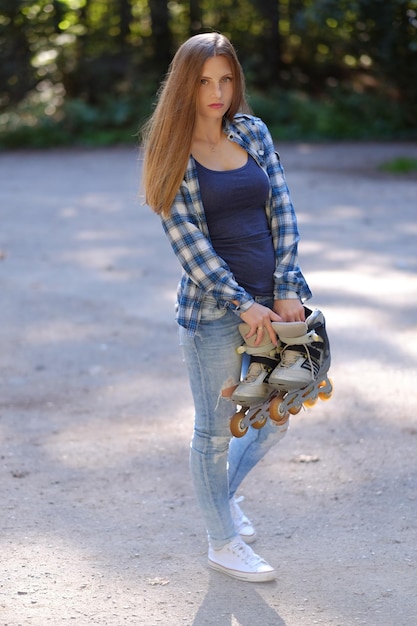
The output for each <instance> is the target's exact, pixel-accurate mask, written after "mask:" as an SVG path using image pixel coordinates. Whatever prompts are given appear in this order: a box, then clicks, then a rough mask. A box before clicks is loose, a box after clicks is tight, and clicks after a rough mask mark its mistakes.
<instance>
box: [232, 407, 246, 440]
mask: <svg viewBox="0 0 417 626" xmlns="http://www.w3.org/2000/svg"><path fill="white" fill-rule="evenodd" d="M244 419H245V411H243V410H241V411H238V412H237V413H235V414H234V415H233V416H232V418H231V420H230V432H231V433H232V435H233V436H234V437H243V435H246V433H247V432H248V426H244V425H243V420H244Z"/></svg>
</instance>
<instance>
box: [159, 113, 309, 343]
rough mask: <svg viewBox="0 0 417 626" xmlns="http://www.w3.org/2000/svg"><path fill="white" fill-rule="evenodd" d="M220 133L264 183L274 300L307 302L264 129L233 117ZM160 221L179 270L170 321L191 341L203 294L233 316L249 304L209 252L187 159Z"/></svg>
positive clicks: (287, 202) (282, 187) (253, 120)
mask: <svg viewBox="0 0 417 626" xmlns="http://www.w3.org/2000/svg"><path fill="white" fill-rule="evenodd" d="M224 132H225V134H226V135H227V137H228V139H229V140H230V141H235V142H236V143H237V144H239V145H240V146H241V147H242V148H244V149H245V150H246V151H247V152H248V154H250V155H251V156H252V157H253V158H254V159H255V161H256V162H257V163H258V165H259V166H260V167H262V168H263V169H264V171H265V172H266V174H267V175H268V177H269V180H270V193H269V199H268V200H267V202H266V204H265V211H266V215H267V218H268V223H269V227H270V229H271V233H272V238H273V242H274V248H275V255H276V265H275V272H274V294H273V295H274V299H275V300H285V299H288V298H297V297H298V298H300V299H302V300H304V299H308V298H310V297H311V292H310V289H309V288H308V285H307V283H306V281H305V279H304V277H303V275H302V273H301V270H300V268H299V267H298V264H297V246H298V241H299V234H298V228H297V221H296V217H295V212H294V208H293V205H292V202H291V199H290V195H289V191H288V187H287V184H286V182H285V178H284V172H283V169H282V166H281V163H280V160H279V156H278V155H277V154H276V152H275V148H274V144H273V141H272V137H271V135H270V133H269V131H268V128H267V127H266V125H265V124H264V123H263V122H262V120H260V119H259V118H257V117H253V116H250V115H243V114H238V115H236V116H235V118H234V120H233V123H231V122H229V121H228V120H226V122H225V125H224ZM161 219H162V226H163V228H164V230H165V233H166V235H167V237H168V240H169V242H170V243H171V246H172V249H173V250H174V253H175V254H176V256H177V258H178V260H179V262H180V263H181V266H182V268H183V273H182V277H181V280H180V283H179V285H178V290H177V306H176V320H177V322H178V323H179V324H180V325H181V326H184V327H185V328H187V329H188V331H189V333H190V334H191V335H193V334H194V333H195V331H196V329H197V327H198V323H199V320H200V317H201V310H202V307H203V306H204V296H205V295H206V294H208V293H210V295H211V296H212V297H214V298H215V300H216V301H217V305H218V307H219V308H230V309H232V310H234V311H235V312H236V313H237V314H238V315H239V314H240V313H241V312H243V311H246V310H247V309H248V308H249V307H250V306H251V305H252V304H253V303H254V299H253V298H252V296H251V295H250V294H249V293H248V292H247V291H245V289H243V287H241V286H240V285H238V283H237V282H236V280H235V278H234V276H233V274H232V273H231V271H230V269H229V267H228V266H227V264H226V263H225V262H224V261H223V259H222V258H220V257H219V256H218V255H217V254H216V252H215V251H214V249H213V246H212V244H211V241H210V234H209V231H208V226H207V222H206V218H205V214H204V208H203V204H202V200H201V194H200V188H199V184H198V176H197V170H196V165H195V161H194V159H193V157H190V159H189V162H188V165H187V169H186V171H185V175H184V180H183V182H182V184H181V186H180V188H179V190H178V193H177V195H176V197H175V200H174V203H173V205H172V208H171V213H170V215H169V217H163V216H162V218H161ZM236 236H238V234H237V235H236ZM266 295H267V294H266ZM232 300H234V301H235V302H237V303H238V304H237V305H236V304H234V303H233V302H232Z"/></svg>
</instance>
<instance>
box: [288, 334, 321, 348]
mask: <svg viewBox="0 0 417 626" xmlns="http://www.w3.org/2000/svg"><path fill="white" fill-rule="evenodd" d="M280 339H281V341H282V343H285V344H287V345H288V346H305V345H309V344H311V343H323V339H322V338H321V337H320V336H319V335H318V334H317V333H316V332H314V330H310V332H308V333H306V334H305V335H302V336H301V337H284V336H283V335H280Z"/></svg>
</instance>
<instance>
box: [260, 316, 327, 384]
mask: <svg viewBox="0 0 417 626" xmlns="http://www.w3.org/2000/svg"><path fill="white" fill-rule="evenodd" d="M305 311H306V314H307V315H308V317H307V318H306V322H305V332H304V333H303V334H300V335H299V336H286V334H288V333H287V330H286V324H283V323H281V322H273V323H272V326H273V327H274V330H275V331H276V333H277V335H278V336H279V338H280V340H281V341H282V343H283V344H284V347H283V349H282V351H281V354H280V363H279V365H278V366H277V367H276V368H275V369H274V371H273V372H272V373H271V375H270V376H269V383H270V384H271V385H272V386H273V387H274V388H276V389H282V390H286V391H289V390H292V389H299V388H302V387H305V386H306V385H308V384H309V383H311V382H312V381H315V380H316V379H317V377H318V376H319V375H321V374H322V373H323V372H324V370H325V371H326V372H327V371H328V369H329V367H330V348H329V341H328V338H327V333H326V328H325V320H324V316H323V313H321V311H319V310H318V309H316V310H315V311H310V309H307V308H305ZM291 334H292V335H294V333H291Z"/></svg>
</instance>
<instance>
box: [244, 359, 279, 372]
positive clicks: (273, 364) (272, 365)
mask: <svg viewBox="0 0 417 626" xmlns="http://www.w3.org/2000/svg"><path fill="white" fill-rule="evenodd" d="M250 362H251V363H262V365H266V367H268V368H269V369H270V370H273V369H274V368H275V367H276V366H277V363H278V361H277V359H268V357H266V356H253V357H252V358H251V360H250Z"/></svg>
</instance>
